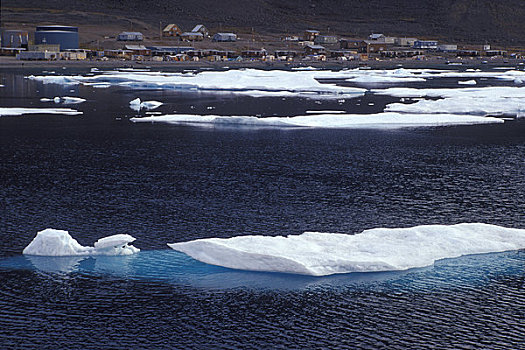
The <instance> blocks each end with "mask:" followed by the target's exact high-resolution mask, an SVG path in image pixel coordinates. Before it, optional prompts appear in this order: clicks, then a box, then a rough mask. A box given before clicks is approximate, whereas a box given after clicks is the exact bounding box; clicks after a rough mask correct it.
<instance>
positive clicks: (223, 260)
mask: <svg viewBox="0 0 525 350" xmlns="http://www.w3.org/2000/svg"><path fill="white" fill-rule="evenodd" d="M168 245H169V246H170V247H171V248H172V249H175V250H177V251H180V252H183V253H185V254H187V255H189V256H191V257H193V258H194V259H196V260H199V261H202V262H205V263H208V264H212V265H218V266H223V267H229V268H233V269H241V270H250V271H268V272H282V273H292V274H302V275H313V276H325V275H331V274H337V273H350V272H378V271H394V270H407V269H411V268H418V267H424V266H430V265H432V264H434V262H435V261H436V260H439V259H445V258H456V257H460V256H463V255H469V254H483V253H491V252H503V251H509V250H518V249H523V248H525V230H523V229H512V228H505V227H500V226H495V225H488V224H480V223H471V224H458V225H451V226H445V225H427V226H416V227H412V228H395V229H389V228H377V229H371V230H366V231H363V232H362V233H360V234H356V235H346V234H338V233H321V232H305V233H303V234H301V235H290V236H287V237H283V236H278V237H271V236H239V237H233V238H228V239H221V238H208V239H199V240H195V241H189V242H182V243H172V244H168Z"/></svg>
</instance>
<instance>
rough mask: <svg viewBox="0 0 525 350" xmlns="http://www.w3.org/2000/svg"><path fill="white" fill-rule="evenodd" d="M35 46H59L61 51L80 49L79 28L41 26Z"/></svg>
mask: <svg viewBox="0 0 525 350" xmlns="http://www.w3.org/2000/svg"><path fill="white" fill-rule="evenodd" d="M35 44H37V45H38V44H59V45H60V50H68V49H78V28H77V27H70V26H58V25H53V26H39V27H36V31H35Z"/></svg>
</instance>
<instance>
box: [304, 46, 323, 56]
mask: <svg viewBox="0 0 525 350" xmlns="http://www.w3.org/2000/svg"><path fill="white" fill-rule="evenodd" d="M304 53H305V54H306V55H324V54H325V53H326V49H325V48H324V46H321V45H307V46H305V48H304Z"/></svg>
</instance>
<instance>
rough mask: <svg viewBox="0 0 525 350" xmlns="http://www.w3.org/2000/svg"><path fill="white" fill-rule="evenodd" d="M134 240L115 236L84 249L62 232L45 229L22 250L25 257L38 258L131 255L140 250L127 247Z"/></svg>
mask: <svg viewBox="0 0 525 350" xmlns="http://www.w3.org/2000/svg"><path fill="white" fill-rule="evenodd" d="M133 241H135V238H134V237H132V236H130V235H127V234H117V235H113V236H108V237H104V238H101V239H99V240H98V241H96V242H95V244H94V246H93V247H86V246H83V245H81V244H79V243H78V242H77V240H76V239H74V238H73V237H71V235H70V234H69V233H68V232H67V231H64V230H55V229H51V228H48V229H45V230H43V231H40V232H38V233H37V234H36V237H35V238H34V239H33V240H32V241H31V243H29V245H28V246H27V247H25V249H24V250H23V254H25V255H38V256H84V255H131V254H135V253H138V252H139V251H140V249H138V248H135V247H134V246H132V245H129V244H130V243H132V242H133Z"/></svg>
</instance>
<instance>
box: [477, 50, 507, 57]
mask: <svg viewBox="0 0 525 350" xmlns="http://www.w3.org/2000/svg"><path fill="white" fill-rule="evenodd" d="M483 53H484V54H485V56H487V57H494V56H502V57H507V51H505V50H485V51H484V52H483Z"/></svg>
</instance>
